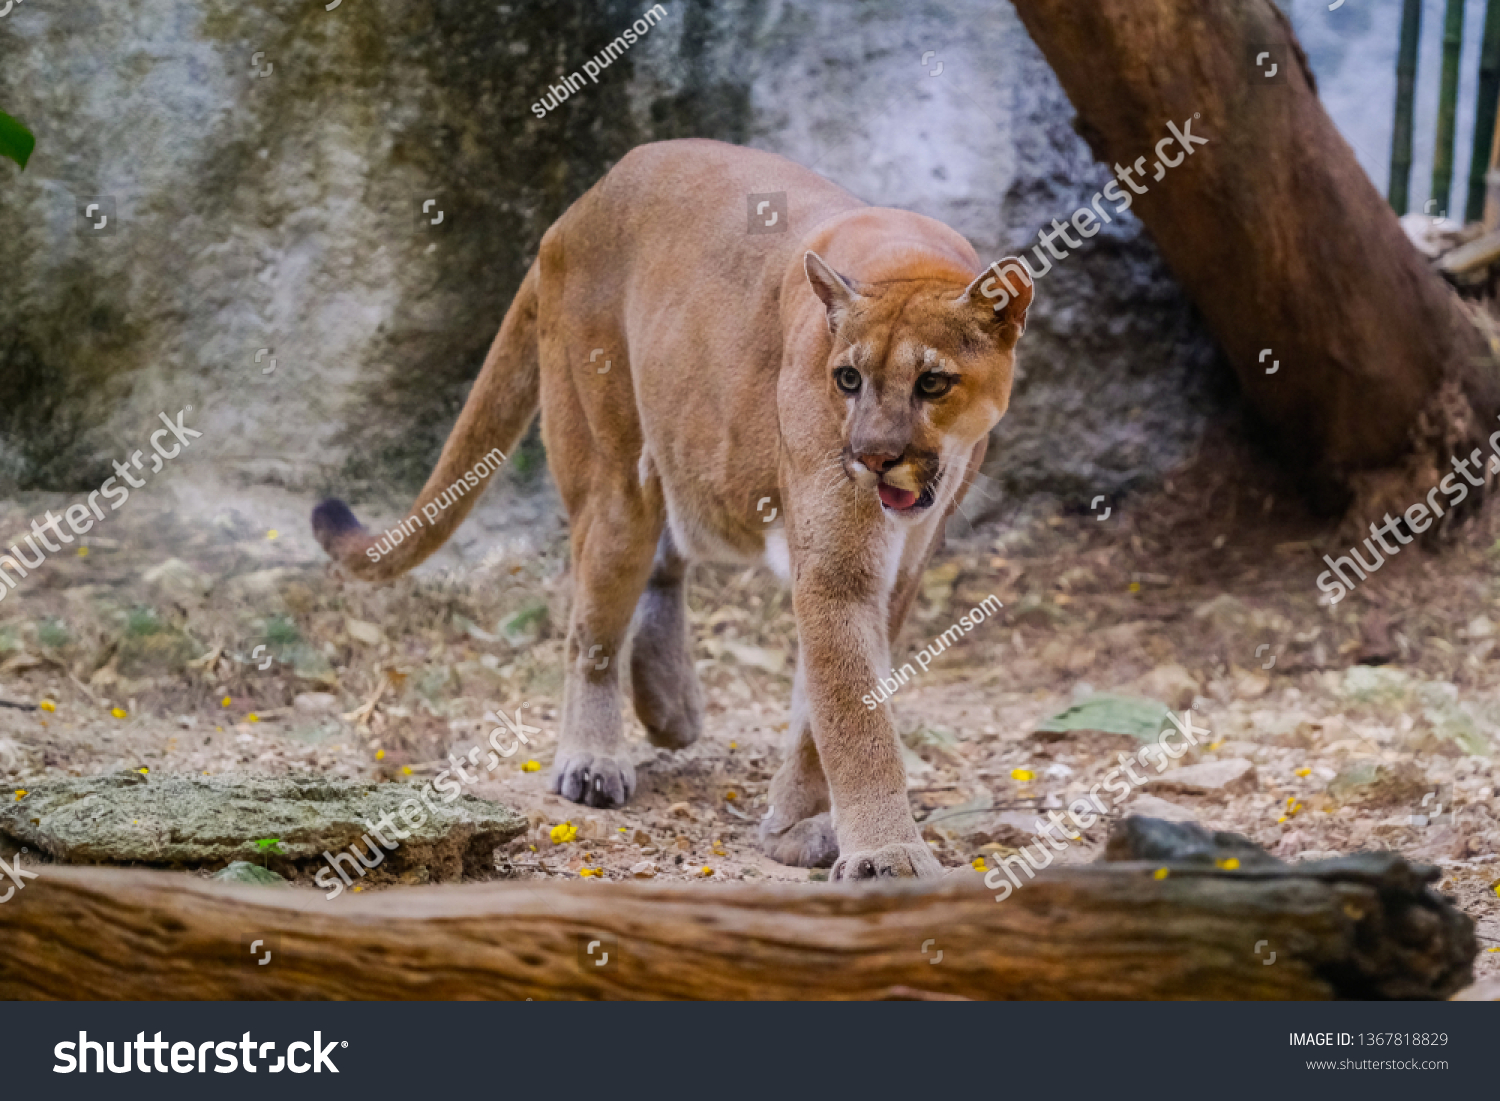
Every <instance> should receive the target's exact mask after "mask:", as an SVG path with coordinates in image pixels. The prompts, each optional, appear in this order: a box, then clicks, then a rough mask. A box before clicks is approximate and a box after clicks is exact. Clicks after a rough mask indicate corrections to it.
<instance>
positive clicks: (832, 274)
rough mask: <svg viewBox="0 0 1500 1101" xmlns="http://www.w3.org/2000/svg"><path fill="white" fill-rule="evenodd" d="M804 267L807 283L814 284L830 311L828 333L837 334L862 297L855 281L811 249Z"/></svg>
mask: <svg viewBox="0 0 1500 1101" xmlns="http://www.w3.org/2000/svg"><path fill="white" fill-rule="evenodd" d="M802 267H803V270H804V271H806V272H807V281H808V282H809V283H811V284H812V289H813V293H814V294H816V295H817V296H818V299H819V300H820V301H821V302H822V303H823V307H824V309H826V310H827V311H828V331H829V332H830V333H835V334H836V333H837V332H838V331H839V326H840V325H841V324H842V323H843V321H844V318H845V317H846V316H848V313H849V307H851V306H852V305H854V303H855V301H856V300H857V299H858V298H860V297H861V296H860V293H859V291H858V290H857V289H856V288H855V284H854V281H853V280H851V279H846V278H845V277H844V276H842V275H840V274H839V273H838V272H836V271H834V270H833V269H832V268H830V267H829V266H828V263H827V261H825V260H824V259H823V258H822V257H821V256H819V255H818V254H817V253H816V252H813V251H812V250H811V249H809V250H808V252H807V255H806V256H804V257H803V258H802Z"/></svg>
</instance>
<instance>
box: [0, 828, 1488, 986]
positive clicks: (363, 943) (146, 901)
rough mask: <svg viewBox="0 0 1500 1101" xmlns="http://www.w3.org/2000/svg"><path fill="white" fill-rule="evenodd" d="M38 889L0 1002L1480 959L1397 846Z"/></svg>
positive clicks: (1446, 975)
mask: <svg viewBox="0 0 1500 1101" xmlns="http://www.w3.org/2000/svg"><path fill="white" fill-rule="evenodd" d="M1226 851H1230V850H1226ZM1201 855H1202V854H1199V856H1200V857H1201ZM1221 862H1223V863H1227V861H1221ZM1163 867H1165V868H1166V869H1167V874H1166V875H1165V876H1162V875H1161V872H1160V869H1162V868H1163ZM40 871H41V875H40V877H39V878H37V879H36V880H33V881H28V882H27V884H26V886H25V888H24V889H23V890H21V891H18V892H16V896H15V897H13V898H12V899H11V900H10V902H9V903H7V904H6V905H3V906H0V998H5V999H163V998H165V999H292V998H307V999H324V998H327V999H443V1000H447V999H509V998H515V999H521V998H536V999H554V998H568V999H577V998H585V999H587V998H610V999H620V998H624V999H653V998H677V999H747V998H748V999H809V998H831V999H849V998H995V999H1119V998H1124V999H1172V998H1220V999H1224V998H1235V999H1328V998H1339V997H1353V998H1392V997H1395V998H1438V997H1446V996H1447V995H1449V994H1451V993H1453V992H1455V991H1456V990H1458V989H1460V988H1462V987H1463V986H1465V985H1466V984H1467V983H1468V982H1469V981H1470V969H1471V964H1472V960H1473V958H1474V955H1475V951H1476V946H1475V942H1474V934H1473V923H1472V922H1471V921H1470V920H1469V919H1468V918H1467V917H1465V916H1464V915H1463V914H1461V913H1459V912H1457V911H1456V910H1454V909H1453V907H1452V906H1451V905H1450V904H1449V903H1448V902H1447V901H1446V900H1444V899H1442V898H1441V897H1439V896H1438V895H1436V894H1434V893H1433V892H1432V891H1431V890H1430V889H1429V888H1428V887H1427V886H1426V883H1428V882H1430V881H1431V880H1432V879H1434V878H1435V877H1436V874H1437V873H1436V871H1435V870H1432V869H1423V868H1414V867H1412V866H1410V865H1408V864H1407V863H1406V862H1405V861H1404V860H1403V859H1402V858H1400V857H1399V856H1397V855H1395V854H1391V853H1372V854H1364V855H1360V856H1355V857H1346V858H1343V859H1340V860H1334V861H1328V862H1323V863H1315V864H1306V865H1299V866H1295V867H1289V866H1286V865H1281V864H1280V863H1279V862H1276V861H1273V860H1269V859H1267V860H1265V861H1264V862H1257V861H1255V860H1247V861H1246V862H1245V864H1244V865H1242V866H1240V867H1235V868H1233V869H1232V870H1231V869H1226V868H1223V867H1219V866H1216V865H1215V864H1213V863H1205V862H1204V861H1203V860H1202V859H1197V860H1195V859H1191V858H1189V859H1184V860H1181V861H1172V862H1168V863H1166V864H1163V863H1160V862H1157V861H1127V862H1121V863H1113V864H1107V865H1090V866H1081V867H1068V868H1056V869H1051V870H1049V871H1047V872H1045V873H1043V874H1041V875H1038V876H1037V877H1036V879H1035V880H1026V879H1020V882H1021V883H1022V886H1021V887H1020V888H1019V889H1012V891H1011V893H1010V895H1009V897H1007V898H1006V899H1005V900H1004V901H1003V902H997V901H996V891H995V890H993V889H989V888H986V887H985V886H984V885H983V882H982V877H981V876H980V875H979V874H977V873H975V872H972V871H967V870H965V871H961V872H958V873H955V874H954V875H952V876H949V877H948V878H947V879H945V880H942V881H937V882H925V883H917V882H912V881H906V882H900V883H894V882H887V883H882V884H877V885H861V886H854V885H831V884H808V885H761V886H748V885H745V886H738V885H737V886H731V887H716V886H709V885H693V884H671V885H667V884H661V885H656V884H634V883H618V884H616V883H609V884H595V883H577V884H563V885H532V884H517V883H495V884H478V885H468V886H445V887H444V886H440V887H425V888H415V889H411V890H401V891H390V892H385V893H380V894H376V895H372V896H350V895H345V896H344V897H342V898H340V899H338V900H336V901H334V902H331V903H330V902H325V901H324V899H323V898H322V896H321V894H315V893H312V892H307V891H302V890H295V889H284V890H277V889H274V888H253V887H241V886H234V885H228V884H218V883H213V882H209V881H205V880H201V879H196V878H190V877H188V876H185V875H181V874H173V873H168V872H148V871H131V870H116V869H103V868H68V867H45V868H42V869H40ZM1019 878H1020V877H1019V875H1018V879H1019ZM991 882H996V883H1005V881H1004V880H1003V879H1000V877H998V876H994V875H992V879H991ZM1006 885H1007V886H1008V884H1006ZM252 938H253V939H260V940H264V941H266V942H267V945H268V946H269V947H270V948H271V949H272V951H273V958H272V960H271V962H270V963H269V964H268V965H259V964H257V963H255V962H254V960H253V959H252V958H251V956H250V955H249V952H248V947H249V944H250V941H251V939H252ZM591 941H600V942H602V943H601V944H599V945H597V946H596V952H595V955H594V956H593V957H589V956H586V955H585V946H586V945H588V943H589V942H591ZM262 950H263V949H262ZM604 951H611V952H612V955H611V958H610V962H609V963H608V964H606V965H604V966H596V965H594V963H593V962H592V961H593V960H596V959H598V958H599V956H602V954H603V952H604ZM1272 952H1274V953H1275V957H1274V963H1269V962H1268V961H1269V960H1270V959H1271V953H1272ZM939 954H940V955H939Z"/></svg>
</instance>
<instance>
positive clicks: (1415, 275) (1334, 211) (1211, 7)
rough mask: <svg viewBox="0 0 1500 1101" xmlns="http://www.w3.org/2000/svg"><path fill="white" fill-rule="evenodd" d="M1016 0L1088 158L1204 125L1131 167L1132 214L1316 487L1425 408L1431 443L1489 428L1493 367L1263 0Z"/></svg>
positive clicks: (1388, 457)
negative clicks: (1138, 184)
mask: <svg viewBox="0 0 1500 1101" xmlns="http://www.w3.org/2000/svg"><path fill="white" fill-rule="evenodd" d="M1014 3H1015V7H1016V10H1017V11H1018V12H1019V13H1020V16H1021V19H1022V21H1023V22H1024V23H1025V25H1026V28H1027V30H1028V31H1029V32H1030V33H1031V36H1032V38H1033V39H1034V40H1035V41H1036V43H1037V45H1038V46H1039V47H1040V48H1041V50H1042V53H1043V54H1045V55H1046V58H1047V60H1048V62H1049V63H1050V64H1051V65H1052V67H1053V69H1054V70H1056V72H1057V75H1058V78H1059V80H1060V81H1061V82H1062V85H1063V88H1064V89H1065V90H1066V91H1067V93H1068V95H1069V97H1070V98H1071V100H1072V102H1073V105H1074V107H1075V108H1076V109H1077V111H1078V115H1079V119H1078V122H1077V124H1076V125H1077V127H1078V129H1079V132H1080V133H1081V134H1082V135H1083V137H1084V138H1085V140H1087V141H1088V143H1089V146H1090V148H1091V149H1092V150H1093V152H1094V155H1095V156H1096V157H1098V158H1099V159H1100V160H1102V161H1104V162H1105V163H1106V164H1108V165H1118V166H1122V167H1124V168H1127V169H1128V168H1130V167H1131V166H1133V165H1134V164H1136V162H1137V159H1138V158H1141V157H1143V156H1144V159H1145V163H1146V164H1147V165H1152V164H1153V163H1154V162H1155V161H1157V160H1158V158H1159V157H1161V156H1162V154H1158V153H1157V152H1156V149H1157V143H1158V142H1162V140H1163V139H1167V138H1171V137H1172V132H1171V130H1170V129H1169V128H1168V127H1169V123H1170V124H1174V125H1175V126H1177V127H1178V128H1180V129H1184V130H1185V129H1187V126H1188V124H1189V123H1191V128H1192V132H1193V135H1194V136H1195V137H1198V136H1201V137H1207V138H1209V139H1210V142H1209V144H1207V145H1200V146H1197V147H1196V149H1195V151H1194V153H1193V155H1192V156H1190V157H1185V158H1184V161H1183V163H1182V164H1180V165H1179V166H1177V167H1174V168H1169V169H1167V170H1166V174H1165V176H1164V178H1162V179H1160V181H1159V182H1156V181H1153V180H1151V179H1149V178H1148V179H1146V180H1145V181H1144V182H1145V184H1146V186H1147V187H1148V189H1149V190H1148V191H1147V193H1146V194H1141V195H1138V196H1136V198H1135V204H1134V208H1133V209H1134V210H1135V211H1136V213H1137V214H1138V215H1139V216H1140V218H1141V220H1142V222H1144V223H1145V225H1146V227H1147V228H1148V229H1149V230H1150V231H1151V234H1152V236H1153V237H1154V238H1155V240H1156V242H1157V244H1158V246H1159V247H1160V249H1161V252H1162V255H1163V256H1164V257H1165V259H1166V261H1167V263H1168V264H1169V265H1170V266H1171V267H1172V269H1173V271H1174V272H1175V273H1176V275H1177V277H1178V278H1179V280H1180V281H1181V282H1182V284H1183V286H1184V287H1185V288H1186V290H1187V291H1188V293H1189V294H1190V295H1191V296H1192V297H1193V299H1194V300H1195V302H1196V303H1197V305H1198V307H1199V309H1200V310H1201V311H1202V314H1203V316H1204V318H1205V320H1206V322H1207V323H1208V326H1209V327H1210V329H1211V330H1212V331H1213V333H1214V335H1215V337H1216V338H1217V339H1218V341H1219V343H1220V344H1221V345H1222V347H1223V349H1224V351H1225V352H1226V353H1227V355H1228V357H1229V359H1230V361H1231V363H1232V364H1233V365H1234V368H1235V370H1236V372H1237V373H1238V375H1239V378H1240V381H1241V383H1242V384H1243V387H1244V390H1245V393H1246V394H1247V396H1248V398H1249V400H1250V402H1251V403H1252V405H1253V406H1254V407H1255V409H1256V410H1257V411H1258V412H1259V413H1260V414H1261V415H1262V416H1263V418H1264V420H1265V421H1266V422H1267V424H1268V426H1269V427H1270V428H1271V429H1272V431H1273V432H1274V433H1275V435H1276V438H1277V439H1278V441H1279V447H1280V450H1281V452H1282V455H1283V457H1284V458H1285V459H1286V460H1288V461H1290V462H1292V463H1296V464H1300V465H1301V466H1302V469H1303V470H1304V471H1306V472H1307V473H1308V474H1312V475H1319V476H1322V477H1320V478H1319V479H1318V480H1317V481H1314V482H1313V483H1312V486H1314V487H1315V486H1317V485H1318V484H1319V483H1322V484H1328V483H1327V482H1326V481H1324V479H1326V478H1331V479H1333V480H1334V481H1335V482H1345V483H1346V484H1347V478H1348V476H1349V475H1350V474H1352V473H1353V472H1356V471H1359V470H1365V469H1371V468H1375V467H1381V466H1386V465H1389V464H1393V463H1395V462H1397V461H1399V460H1401V459H1403V458H1404V457H1406V456H1407V454H1408V453H1409V452H1410V451H1411V449H1412V447H1413V442H1414V437H1415V436H1416V434H1417V429H1418V425H1419V417H1420V415H1421V414H1423V413H1426V414H1428V416H1427V418H1425V424H1426V428H1425V431H1427V432H1428V434H1430V435H1433V436H1436V437H1443V436H1446V437H1447V441H1445V442H1444V443H1443V445H1442V446H1443V447H1446V446H1448V442H1449V441H1451V440H1452V439H1454V438H1459V439H1464V440H1469V439H1474V438H1476V437H1477V438H1479V439H1484V438H1487V437H1488V435H1489V431H1490V429H1491V428H1493V427H1496V425H1495V424H1494V423H1493V422H1494V418H1495V415H1496V413H1497V412H1500V385H1497V379H1500V372H1497V371H1496V370H1495V368H1494V366H1493V365H1492V364H1490V363H1489V362H1488V359H1487V358H1486V359H1485V362H1484V364H1481V363H1480V362H1479V359H1480V357H1481V356H1485V357H1487V348H1486V345H1485V343H1484V341H1483V340H1482V339H1481V338H1480V336H1479V335H1478V333H1477V332H1476V330H1475V329H1474V327H1473V325H1472V324H1471V323H1470V322H1469V321H1468V320H1467V315H1466V313H1465V311H1464V307H1463V305H1462V304H1461V303H1460V302H1459V300H1458V298H1457V296H1456V295H1455V294H1454V293H1453V292H1452V291H1451V290H1450V289H1449V288H1448V287H1447V286H1446V285H1445V284H1444V283H1443V282H1442V280H1441V279H1440V278H1439V277H1438V276H1437V275H1435V274H1434V273H1433V272H1432V271H1431V270H1430V269H1429V267H1428V265H1427V262H1426V261H1425V260H1424V259H1423V258H1422V257H1421V256H1420V255H1419V254H1418V253H1417V252H1416V250H1415V249H1413V248H1412V247H1411V245H1410V244H1409V243H1408V241H1407V239H1406V236H1405V234H1404V233H1403V232H1402V230H1401V228H1400V226H1399V224H1398V222H1397V219H1396V215H1395V214H1394V212H1393V211H1392V210H1391V209H1390V207H1389V206H1388V205H1387V204H1386V203H1384V202H1383V201H1382V200H1381V198H1380V195H1379V193H1378V192H1377V191H1376V189H1375V187H1374V185H1373V184H1372V183H1371V182H1370V180H1369V178H1368V177H1367V176H1366V175H1365V173H1364V171H1363V169H1361V168H1360V166H1359V164H1358V162H1357V161H1356V159H1355V157H1354V154H1353V152H1352V151H1351V150H1350V148H1349V146H1348V145H1347V144H1346V143H1345V141H1344V139H1343V138H1342V137H1341V136H1340V135H1339V133H1338V131H1337V130H1336V129H1335V128H1334V125H1333V123H1332V122H1331V121H1330V120H1329V118H1328V115H1327V114H1326V112H1325V111H1324V110H1323V107H1322V104H1321V103H1319V101H1318V98H1317V91H1316V87H1315V84H1314V80H1313V76H1312V73H1311V71H1310V70H1309V68H1308V66H1307V61H1306V58H1305V57H1304V56H1303V54H1302V50H1301V47H1300V46H1299V45H1298V44H1297V42H1296V40H1295V38H1294V36H1293V34H1292V29H1291V26H1290V24H1289V23H1288V22H1287V20H1286V18H1285V16H1284V15H1283V14H1282V13H1281V12H1280V11H1279V10H1278V9H1277V8H1276V6H1275V5H1274V4H1273V3H1272V2H1271V0H1014ZM1263 53H1266V54H1269V58H1261V57H1260V55H1261V54H1263ZM1258 62H1259V63H1258ZM1272 64H1275V65H1276V66H1277V68H1276V72H1275V75H1274V77H1272V78H1270V79H1268V78H1267V75H1266V74H1268V73H1269V72H1270V66H1271V65H1272ZM1163 150H1164V153H1165V155H1167V156H1179V155H1182V154H1181V150H1180V148H1179V143H1178V142H1177V141H1172V142H1170V143H1168V144H1166V145H1165V146H1163ZM1148 171H1149V169H1148ZM1059 213H1065V212H1059ZM1042 293H1045V290H1044V289H1043V291H1042ZM1267 349H1269V352H1267V351H1266V350H1267ZM1277 362H1279V364H1280V366H1279V368H1277V369H1276V370H1275V371H1274V373H1267V372H1268V370H1269V369H1270V368H1271V367H1272V365H1273V363H1277ZM1445 384H1448V385H1445ZM1455 398H1457V399H1458V400H1457V401H1455V400H1454V399H1455ZM1434 419H1436V420H1437V421H1438V422H1441V425H1440V430H1439V431H1436V432H1433V431H1432V428H1431V425H1432V422H1433V420H1434ZM1482 426H1483V427H1482ZM1439 449H1440V448H1439V447H1438V446H1437V445H1434V446H1433V448H1432V450H1433V451H1434V452H1436V451H1438V450H1439ZM1447 455H1448V452H1446V451H1444V452H1443V453H1442V455H1441V456H1440V465H1441V466H1442V467H1443V468H1444V469H1446V468H1447V465H1448V462H1447ZM1435 457H1436V456H1435Z"/></svg>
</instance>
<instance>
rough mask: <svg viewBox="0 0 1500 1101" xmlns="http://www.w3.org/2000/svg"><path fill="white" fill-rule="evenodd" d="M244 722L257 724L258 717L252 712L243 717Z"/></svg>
mask: <svg viewBox="0 0 1500 1101" xmlns="http://www.w3.org/2000/svg"><path fill="white" fill-rule="evenodd" d="M245 721H246V722H247V723H258V722H260V716H259V715H257V714H256V713H255V712H254V711H252V712H250V714H248V715H246V716H245Z"/></svg>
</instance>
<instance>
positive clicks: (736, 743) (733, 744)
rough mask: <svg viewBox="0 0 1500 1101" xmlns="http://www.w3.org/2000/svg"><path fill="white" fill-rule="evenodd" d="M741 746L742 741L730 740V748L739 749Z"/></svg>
mask: <svg viewBox="0 0 1500 1101" xmlns="http://www.w3.org/2000/svg"><path fill="white" fill-rule="evenodd" d="M739 747H740V743H739V742H730V743H729V748H730V749H739Z"/></svg>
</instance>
